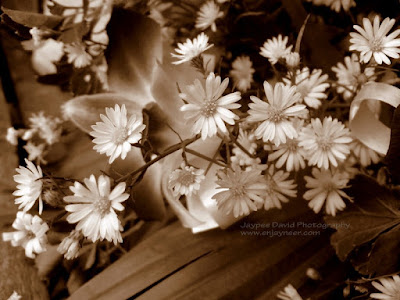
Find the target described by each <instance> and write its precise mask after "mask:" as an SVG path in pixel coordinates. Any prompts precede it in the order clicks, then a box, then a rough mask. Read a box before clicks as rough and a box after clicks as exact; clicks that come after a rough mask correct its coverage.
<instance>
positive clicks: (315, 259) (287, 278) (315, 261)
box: [255, 241, 335, 300]
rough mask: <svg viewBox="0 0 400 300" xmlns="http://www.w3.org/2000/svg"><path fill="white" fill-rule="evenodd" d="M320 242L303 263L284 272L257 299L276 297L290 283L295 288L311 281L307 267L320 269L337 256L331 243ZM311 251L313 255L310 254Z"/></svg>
mask: <svg viewBox="0 0 400 300" xmlns="http://www.w3.org/2000/svg"><path fill="white" fill-rule="evenodd" d="M318 242H320V241H318ZM318 244H319V245H318ZM318 244H317V245H315V247H314V249H312V250H314V251H310V252H308V253H307V255H308V257H306V258H305V260H304V262H303V263H302V264H300V265H299V266H298V267H296V268H294V269H293V270H291V272H289V273H287V274H284V276H282V277H281V279H280V280H279V282H278V283H277V284H275V285H273V286H270V287H269V288H268V289H267V290H266V291H265V292H263V293H261V294H260V295H258V296H257V297H256V298H255V300H264V299H274V298H276V294H278V292H279V291H281V290H283V288H284V287H285V286H287V285H288V284H291V285H293V286H294V287H295V288H299V287H301V286H303V285H304V284H306V282H307V281H310V279H309V278H308V277H307V275H306V271H307V269H308V268H310V267H311V268H315V269H316V270H318V269H319V268H320V267H322V266H323V265H325V264H326V262H327V261H328V260H329V259H331V258H332V257H333V256H335V252H334V251H333V248H332V246H331V245H330V244H329V243H326V244H325V246H323V247H321V244H320V243H318ZM310 253H311V254H312V255H310Z"/></svg>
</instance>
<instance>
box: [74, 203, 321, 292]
mask: <svg viewBox="0 0 400 300" xmlns="http://www.w3.org/2000/svg"><path fill="white" fill-rule="evenodd" d="M304 212H306V213H305V215H304V216H303V215H302V214H304ZM291 219H293V220H299V219H301V220H305V221H307V220H314V221H316V220H319V217H318V216H316V215H315V214H314V213H313V212H310V211H309V210H308V208H307V206H306V204H305V201H302V200H300V201H298V200H296V201H293V203H291V205H290V204H289V205H285V206H284V209H282V210H280V211H279V210H273V211H269V212H257V213H256V214H254V215H252V216H250V217H248V218H246V219H244V220H243V221H242V222H239V224H237V225H236V226H233V228H231V229H229V230H226V231H222V230H214V231H211V232H206V233H202V234H198V235H193V234H192V233H191V232H190V231H189V230H187V229H184V228H182V226H181V225H180V224H179V223H177V222H176V223H174V224H172V225H170V226H168V227H166V228H164V229H162V230H160V231H159V232H157V233H155V234H154V235H153V236H151V237H150V238H149V239H147V240H145V241H144V242H142V243H140V244H139V245H137V246H136V247H134V248H133V249H132V250H131V251H130V252H129V253H127V254H126V255H124V256H123V257H122V258H121V259H120V260H118V261H117V262H116V263H114V264H113V265H111V266H110V267H108V268H107V269H106V270H105V271H103V272H102V273H101V274H99V275H98V276H96V277H95V278H93V279H92V280H90V281H89V282H87V283H86V284H85V285H83V286H82V287H81V288H80V289H79V290H78V291H76V292H75V293H74V294H73V295H72V296H71V297H70V298H69V299H124V298H128V297H132V296H134V297H141V298H143V299H163V298H162V297H161V298H160V293H161V295H162V294H164V291H166V290H169V289H170V290H171V291H174V289H176V288H177V289H178V290H179V291H180V292H181V293H183V296H182V297H183V298H185V299H188V298H189V299H190V296H191V295H192V294H193V295H194V296H195V297H197V296H201V295H199V294H198V293H199V289H198V287H196V289H195V290H193V288H192V289H191V288H190V286H192V285H193V282H196V281H197V280H198V279H199V278H200V279H202V280H203V281H202V282H201V285H202V288H203V292H204V291H209V290H210V289H209V288H210V286H209V285H215V283H213V282H217V286H219V287H221V286H222V284H223V283H224V282H225V284H226V285H227V286H231V291H238V290H240V289H242V287H243V286H244V285H246V284H248V283H249V279H250V278H252V279H254V277H255V276H256V277H257V276H258V275H259V274H261V273H265V272H268V270H272V269H271V268H272V267H273V266H274V264H277V263H278V262H283V261H284V257H285V256H286V255H289V254H290V253H294V252H295V251H296V249H298V248H299V247H302V246H303V245H304V244H307V243H308V242H309V241H310V238H297V237H292V238H290V237H287V238H260V237H255V236H244V235H241V233H240V225H241V224H243V222H252V223H262V222H264V223H265V222H266V220H268V221H270V220H273V221H275V222H284V221H285V220H286V221H287V220H291ZM268 253H276V257H275V258H274V259H271V258H270V256H269V255H268ZM266 258H268V259H266ZM260 261H263V264H261V267H260ZM268 261H272V262H268ZM231 268H232V269H231ZM235 269H236V270H237V272H239V273H240V276H236V277H237V278H238V279H237V280H234V279H235V276H234V277H233V278H231V277H229V280H228V281H224V280H226V277H224V274H225V273H226V272H228V271H229V272H232V273H233V272H234V271H235ZM227 270H228V271H227ZM181 274H182V275H181ZM207 277H212V278H213V281H212V282H210V281H209V280H207ZM240 277H242V278H240ZM224 278H225V279H224ZM185 280H186V281H185ZM221 280H222V281H221ZM169 282H172V283H170V284H169ZM233 283H234V284H233ZM188 286H189V287H188ZM157 289H160V293H158V294H157V295H154V294H153V293H157ZM183 290H186V291H187V292H185V291H183ZM200 290H201V289H200ZM153 291H154V292H153ZM227 291H228V290H227ZM225 292H226V291H225ZM228 292H229V291H228ZM149 293H150V294H149ZM187 293H189V294H187ZM196 293H197V294H196ZM147 295H150V296H147ZM170 296H171V295H170V294H167V296H166V298H165V299H170V298H171V297H170ZM218 296H222V294H221V295H218ZM182 297H181V298H182ZM200 299H201V298H200Z"/></svg>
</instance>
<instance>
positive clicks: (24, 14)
mask: <svg viewBox="0 0 400 300" xmlns="http://www.w3.org/2000/svg"><path fill="white" fill-rule="evenodd" d="M1 9H2V10H3V12H4V13H5V14H6V15H7V16H9V17H10V19H11V20H13V21H14V22H16V23H18V24H21V25H24V26H26V27H30V28H32V27H39V28H40V27H47V28H51V29H53V28H55V27H57V26H58V25H59V24H60V23H61V22H62V21H63V20H64V18H63V17H61V16H48V15H43V14H39V13H34V12H28V11H20V10H14V9H9V8H5V7H1Z"/></svg>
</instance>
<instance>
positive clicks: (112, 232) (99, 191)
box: [64, 175, 129, 244]
mask: <svg viewBox="0 0 400 300" xmlns="http://www.w3.org/2000/svg"><path fill="white" fill-rule="evenodd" d="M84 183H85V185H86V187H85V186H83V185H82V184H80V183H79V182H75V184H74V186H71V187H70V190H71V191H72V192H73V193H74V195H73V196H65V197H64V201H65V202H67V203H71V204H68V205H67V206H66V207H65V210H66V211H68V212H71V214H70V215H69V216H68V217H67V221H68V222H69V223H70V224H73V223H78V224H77V225H76V230H80V231H81V232H82V234H83V235H84V236H85V237H87V238H88V239H90V240H91V241H92V242H96V241H97V240H104V239H106V240H107V241H109V242H111V241H112V242H114V244H117V242H120V243H121V242H122V237H121V233H120V231H122V230H123V228H122V225H121V221H120V220H119V219H118V216H117V214H116V213H115V210H117V211H123V210H124V206H123V205H122V204H121V202H124V201H125V200H126V199H128V198H129V194H127V193H124V192H125V188H126V184H125V182H121V183H119V184H118V185H117V186H115V187H114V189H113V190H112V191H111V187H110V186H111V183H110V178H109V177H107V176H104V175H100V176H99V178H98V180H97V181H96V178H95V177H94V175H91V176H90V178H85V179H84Z"/></svg>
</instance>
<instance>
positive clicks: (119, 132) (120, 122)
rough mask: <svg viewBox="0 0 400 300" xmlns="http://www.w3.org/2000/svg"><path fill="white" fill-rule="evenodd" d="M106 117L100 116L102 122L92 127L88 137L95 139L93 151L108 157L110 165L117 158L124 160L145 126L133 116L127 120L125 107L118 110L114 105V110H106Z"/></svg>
mask: <svg viewBox="0 0 400 300" xmlns="http://www.w3.org/2000/svg"><path fill="white" fill-rule="evenodd" d="M106 115H107V116H105V115H103V114H101V115H100V118H101V120H102V121H103V122H97V123H96V125H92V129H93V131H92V132H90V135H91V136H93V137H94V138H95V139H94V140H93V143H95V144H96V145H95V146H94V147H93V149H94V150H96V151H97V152H99V153H101V154H103V153H106V155H107V156H110V160H109V163H110V164H111V163H112V162H113V161H114V160H115V159H116V158H117V157H119V156H121V158H122V159H125V158H126V155H127V154H128V152H129V151H131V149H132V145H131V144H134V143H137V142H138V141H139V140H140V139H141V138H142V131H143V129H144V128H145V127H146V125H143V124H142V120H141V119H139V118H137V116H136V115H135V114H133V115H132V116H130V118H129V119H128V117H127V111H126V107H125V105H122V107H121V108H120V107H119V105H118V104H116V105H115V108H114V109H112V108H109V107H108V108H106Z"/></svg>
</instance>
